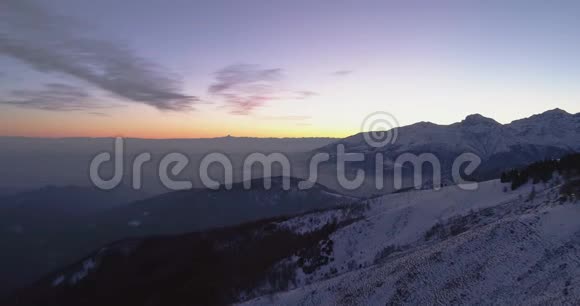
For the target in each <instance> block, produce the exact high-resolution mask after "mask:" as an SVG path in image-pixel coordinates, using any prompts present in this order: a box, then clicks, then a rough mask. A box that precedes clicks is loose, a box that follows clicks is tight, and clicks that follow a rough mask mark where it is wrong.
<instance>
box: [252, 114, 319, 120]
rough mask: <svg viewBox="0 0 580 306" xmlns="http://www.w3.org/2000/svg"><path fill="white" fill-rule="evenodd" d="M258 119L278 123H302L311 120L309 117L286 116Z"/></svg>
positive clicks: (261, 117)
mask: <svg viewBox="0 0 580 306" xmlns="http://www.w3.org/2000/svg"><path fill="white" fill-rule="evenodd" d="M259 118H260V119H265V120H277V121H278V120H279V121H304V120H310V119H312V117H311V116H301V115H288V116H260V117H259Z"/></svg>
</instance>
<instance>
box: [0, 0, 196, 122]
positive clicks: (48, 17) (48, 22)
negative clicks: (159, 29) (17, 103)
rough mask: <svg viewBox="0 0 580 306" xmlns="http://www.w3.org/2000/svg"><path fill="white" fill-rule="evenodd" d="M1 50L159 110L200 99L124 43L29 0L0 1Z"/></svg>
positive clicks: (185, 106)
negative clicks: (96, 35) (96, 34)
mask: <svg viewBox="0 0 580 306" xmlns="http://www.w3.org/2000/svg"><path fill="white" fill-rule="evenodd" d="M0 55H5V56H9V57H12V58H15V59H18V60H20V61H22V62H24V63H27V64H28V65H29V66H30V67H32V68H33V69H35V70H38V71H41V72H47V73H57V74H64V75H68V76H72V77H74V78H77V79H79V80H82V81H84V82H86V83H88V84H90V85H92V86H95V87H97V88H99V89H102V90H104V91H106V92H109V93H112V94H114V95H115V96H118V97H121V98H124V99H125V100H126V101H129V102H136V103H143V104H146V105H150V106H153V107H156V108H157V109H160V110H169V111H183V110H190V109H192V106H193V105H194V104H195V102H196V101H198V98H197V97H195V96H191V95H187V94H184V93H182V92H181V90H180V82H179V79H178V78H176V77H174V76H171V75H170V74H169V73H167V72H166V71H164V70H163V69H162V68H161V67H159V66H158V65H157V64H155V63H154V62H152V61H150V60H147V59H145V58H142V57H140V56H139V55H137V54H136V53H135V52H133V51H132V50H131V49H130V48H129V47H127V46H126V45H124V44H121V43H116V42H113V41H109V40H106V39H98V38H93V37H91V31H89V30H88V29H87V28H86V27H85V26H83V25H82V23H81V22H79V21H77V20H74V19H71V18H66V17H63V16H58V15H53V14H51V13H49V12H47V11H46V10H45V9H44V8H42V7H40V6H38V5H36V3H35V2H33V1H28V0H2V2H1V3H0ZM40 93H46V92H40ZM30 94H32V92H28V93H27V95H30ZM28 98H29V99H26V100H23V102H26V101H28V102H29V103H28V106H30V107H33V106H36V107H38V108H41V109H52V108H55V107H54V105H56V104H58V102H50V103H49V104H47V105H45V106H43V105H42V104H41V103H42V102H43V101H46V102H48V100H47V99H45V97H38V98H37V99H32V97H28ZM80 98H81V97H76V99H80ZM65 104H66V103H65ZM56 108H58V107H56ZM64 108H66V107H64ZM55 110H56V109H55Z"/></svg>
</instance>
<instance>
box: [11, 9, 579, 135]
mask: <svg viewBox="0 0 580 306" xmlns="http://www.w3.org/2000/svg"><path fill="white" fill-rule="evenodd" d="M579 84H580V2H579V1H534V0H530V1H507V0H505V1H298V0H292V1H271V0H270V1H266V0H264V1H255V0H246V1H215V0H214V1H189V0H188V1H186V0H172V1H167V0H124V1H119V0H99V1H89V0H50V1H49V0H47V1H28V0H26V1H23V0H0V135H2V136H35V137H37V136H42V137H45V136H46V137H68V136H92V137H101V136H103V137H108V136H125V137H141V138H188V137H217V136H224V135H227V134H231V135H234V136H257V137H267V136H268V137H269V136H273V137H310V136H330V137H343V136H348V135H352V134H355V133H358V132H359V131H360V129H361V121H362V120H363V119H364V118H365V116H367V115H368V114H370V113H373V112H375V111H387V112H389V113H391V114H393V115H394V116H395V117H396V118H397V119H398V121H399V123H400V124H401V125H405V124H411V123H415V122H418V121H431V122H435V123H440V124H448V123H452V122H457V121H460V120H461V119H463V118H464V117H465V116H467V115H469V114H472V113H480V114H482V115H484V116H487V117H492V118H494V119H496V120H497V121H499V122H502V123H507V122H510V121H512V120H514V119H518V118H522V117H527V116H529V115H531V114H535V113H541V112H543V111H545V110H548V109H553V108H556V107H558V108H562V109H564V110H566V111H568V112H571V113H576V112H580V86H579Z"/></svg>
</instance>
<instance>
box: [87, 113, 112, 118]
mask: <svg viewBox="0 0 580 306" xmlns="http://www.w3.org/2000/svg"><path fill="white" fill-rule="evenodd" d="M88 114H89V115H93V116H98V117H111V115H109V114H107V113H102V112H88Z"/></svg>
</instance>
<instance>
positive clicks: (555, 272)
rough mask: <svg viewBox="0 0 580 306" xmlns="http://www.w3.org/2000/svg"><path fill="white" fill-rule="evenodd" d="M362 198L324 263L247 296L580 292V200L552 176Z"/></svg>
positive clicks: (472, 300)
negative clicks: (274, 288) (569, 197)
mask: <svg viewBox="0 0 580 306" xmlns="http://www.w3.org/2000/svg"><path fill="white" fill-rule="evenodd" d="M364 207H365V211H364V212H363V213H362V215H360V216H358V217H356V218H355V220H354V221H353V222H352V223H351V224H349V225H347V226H344V227H342V228H339V229H338V230H337V231H335V232H334V233H332V234H331V235H330V236H329V241H325V242H321V243H323V244H324V245H325V246H330V250H326V252H325V253H324V255H325V256H327V257H328V260H327V261H326V262H327V263H326V264H323V265H320V266H319V267H318V268H316V269H315V270H314V271H310V270H309V271H306V272H305V271H304V269H301V268H298V271H296V272H297V273H296V274H295V275H296V276H297V278H296V279H295V280H294V284H295V285H294V286H292V287H291V288H292V289H291V290H289V291H286V292H280V293H277V294H269V295H264V296H261V297H258V298H255V299H252V300H249V301H246V302H245V303H243V305H272V304H273V303H274V304H276V305H385V303H386V304H387V305H389V304H394V305H398V304H401V303H403V304H415V305H416V304H438V303H440V304H450V303H455V304H513V303H514V302H516V301H517V303H526V304H527V303H531V304H542V303H550V304H551V303H557V302H558V303H567V304H577V303H578V302H580V289H578V288H579V285H580V222H577V220H579V219H580V205H577V204H575V203H573V202H570V201H563V200H562V199H560V197H559V192H558V186H556V184H555V183H553V182H552V183H548V184H536V185H531V184H529V185H525V186H523V187H521V188H519V189H517V190H515V191H512V190H510V189H509V187H508V186H507V184H503V183H500V182H499V181H498V180H493V181H488V182H484V183H481V184H480V186H479V189H478V190H477V191H464V190H461V189H458V188H457V187H446V188H443V189H441V190H439V191H433V190H424V191H414V192H407V193H399V194H392V195H388V196H384V197H381V198H378V199H374V200H369V201H368V202H367V203H366V205H364ZM340 218H345V217H344V214H338V215H337V212H336V211H328V212H321V213H316V214H311V215H306V216H302V217H298V218H294V219H290V220H287V221H284V222H282V223H280V224H279V226H282V227H286V228H291V229H292V230H294V231H296V232H300V233H304V232H308V231H312V230H316V229H317V228H320V227H321V226H322V225H323V224H325V223H327V222H329V221H328V220H337V219H340ZM327 249H328V247H327ZM298 260H300V258H299V257H298V256H293V257H291V258H288V259H286V260H285V261H282V262H281V263H280V264H279V265H285V266H288V264H289V263H291V262H296V261H298ZM298 266H300V265H298ZM266 291H267V288H256V289H255V290H254V291H253V292H249V293H248V294H247V295H246V296H252V295H253V294H256V293H259V292H266ZM242 298H243V297H242Z"/></svg>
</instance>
